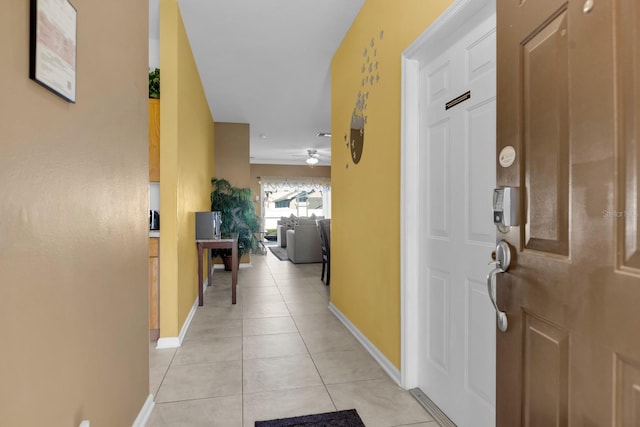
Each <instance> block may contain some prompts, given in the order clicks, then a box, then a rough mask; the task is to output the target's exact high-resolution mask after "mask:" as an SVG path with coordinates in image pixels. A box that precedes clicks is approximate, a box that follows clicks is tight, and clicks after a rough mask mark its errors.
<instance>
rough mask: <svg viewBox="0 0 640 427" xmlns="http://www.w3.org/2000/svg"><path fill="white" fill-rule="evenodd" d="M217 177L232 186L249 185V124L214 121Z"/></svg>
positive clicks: (243, 186)
mask: <svg viewBox="0 0 640 427" xmlns="http://www.w3.org/2000/svg"><path fill="white" fill-rule="evenodd" d="M215 153H216V159H215V171H216V177H217V178H224V179H226V180H227V181H229V182H230V183H231V185H233V186H234V187H241V188H246V187H249V186H251V180H250V179H251V178H250V174H249V171H250V169H249V168H250V165H249V125H248V124H247V123H223V122H217V123H216V148H215Z"/></svg>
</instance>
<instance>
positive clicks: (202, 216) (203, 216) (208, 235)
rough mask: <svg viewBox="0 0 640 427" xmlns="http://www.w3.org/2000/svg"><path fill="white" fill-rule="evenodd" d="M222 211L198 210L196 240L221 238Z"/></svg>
mask: <svg viewBox="0 0 640 427" xmlns="http://www.w3.org/2000/svg"><path fill="white" fill-rule="evenodd" d="M221 224H222V214H221V212H218V211H214V212H196V240H219V239H220V226H221Z"/></svg>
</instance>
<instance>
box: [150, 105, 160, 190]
mask: <svg viewBox="0 0 640 427" xmlns="http://www.w3.org/2000/svg"><path fill="white" fill-rule="evenodd" d="M149 181H150V182H160V100H159V99H150V100H149Z"/></svg>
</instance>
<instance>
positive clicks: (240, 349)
mask: <svg viewBox="0 0 640 427" xmlns="http://www.w3.org/2000/svg"><path fill="white" fill-rule="evenodd" d="M251 260H252V264H253V266H252V267H250V268H242V269H241V270H240V272H239V276H238V283H239V286H238V301H237V304H236V305H231V290H230V288H231V285H230V283H231V278H230V273H228V272H224V271H220V270H216V272H215V274H214V280H213V286H211V287H209V288H208V289H207V290H206V292H205V297H204V306H203V307H199V308H198V310H197V311H196V314H195V316H194V318H193V321H192V323H191V326H190V328H189V331H188V332H187V335H186V337H185V340H184V342H183V345H182V347H180V348H179V349H169V350H156V349H155V347H153V346H152V348H151V351H150V353H151V363H150V366H151V375H150V389H151V393H153V395H154V396H155V402H156V405H155V408H154V410H153V413H152V415H151V418H150V420H149V422H148V423H147V426H149V427H176V426H184V427H198V426H223V427H234V426H244V427H253V426H254V422H255V421H256V420H268V419H274V418H283V417H291V416H300V415H308V414H313V413H319V412H328V411H335V410H341V409H351V408H355V409H356V410H357V411H358V413H359V414H360V417H361V418H362V420H363V421H364V423H365V424H366V425H367V426H368V427H391V426H413V427H438V424H437V423H436V422H435V421H433V419H432V418H431V417H430V416H429V414H428V413H427V412H425V411H424V410H423V408H422V407H421V406H420V405H419V404H418V403H417V402H416V401H415V400H414V399H413V397H412V396H411V395H410V394H409V393H408V392H407V391H404V390H402V389H401V388H400V387H398V386H396V385H395V383H394V382H393V381H392V380H391V379H390V378H389V377H388V376H387V374H386V373H385V372H384V371H383V370H382V369H381V368H380V366H379V365H378V364H377V363H376V362H375V361H374V359H373V358H372V357H371V356H370V355H369V353H367V351H366V350H364V348H363V347H362V346H361V345H360V343H359V342H358V341H357V340H356V339H355V338H354V337H353V335H351V333H350V332H349V331H348V330H347V329H346V328H345V327H344V325H343V324H342V323H341V322H340V321H339V320H338V319H337V318H336V317H335V316H334V315H333V314H332V313H331V312H330V311H329V310H328V308H327V305H328V302H329V287H327V286H325V285H324V283H322V282H321V281H320V272H321V268H322V264H298V265H296V264H293V263H291V262H289V261H280V260H278V259H277V258H276V257H275V256H274V255H273V254H271V252H268V253H267V255H263V256H261V255H253V256H252V257H251Z"/></svg>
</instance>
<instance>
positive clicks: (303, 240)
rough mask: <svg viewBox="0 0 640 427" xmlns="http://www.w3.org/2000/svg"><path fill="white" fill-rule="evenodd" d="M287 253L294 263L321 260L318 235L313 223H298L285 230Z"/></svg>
mask: <svg viewBox="0 0 640 427" xmlns="http://www.w3.org/2000/svg"><path fill="white" fill-rule="evenodd" d="M287 255H288V257H289V260H290V261H291V262H293V263H294V264H305V263H312V262H322V246H321V244H320V235H319V234H318V228H317V226H316V225H315V224H299V225H296V226H295V227H294V229H293V230H287Z"/></svg>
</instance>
